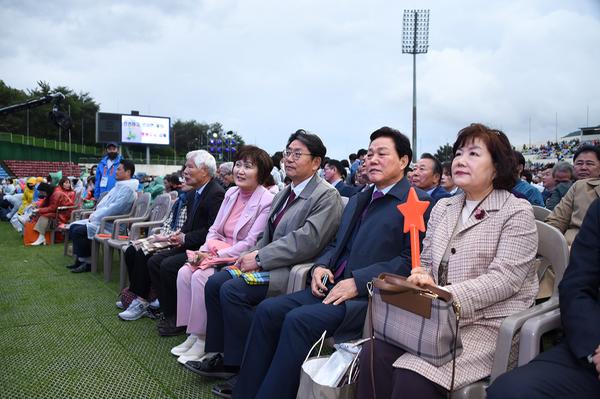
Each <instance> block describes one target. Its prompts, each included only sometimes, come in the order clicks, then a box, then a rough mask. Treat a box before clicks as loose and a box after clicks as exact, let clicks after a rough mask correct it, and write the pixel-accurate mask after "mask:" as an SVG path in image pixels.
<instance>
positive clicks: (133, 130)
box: [121, 115, 170, 145]
mask: <svg viewBox="0 0 600 399" xmlns="http://www.w3.org/2000/svg"><path fill="white" fill-rule="evenodd" d="M169 128H170V119H169V118H160V117H150V116H136V115H121V142H122V143H124V144H126V143H136V144H163V145H169V137H170V134H169Z"/></svg>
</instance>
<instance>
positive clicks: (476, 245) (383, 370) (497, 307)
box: [358, 124, 538, 398]
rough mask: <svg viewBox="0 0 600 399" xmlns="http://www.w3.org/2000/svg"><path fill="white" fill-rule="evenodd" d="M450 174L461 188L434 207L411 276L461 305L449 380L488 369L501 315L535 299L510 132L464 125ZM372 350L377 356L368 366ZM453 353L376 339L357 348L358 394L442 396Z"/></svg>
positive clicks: (533, 239) (530, 224)
mask: <svg viewBox="0 0 600 399" xmlns="http://www.w3.org/2000/svg"><path fill="white" fill-rule="evenodd" d="M453 151H454V159H453V161H452V178H453V179H454V182H455V183H456V185H457V186H459V187H460V188H461V189H462V190H463V191H464V193H462V194H458V195H455V196H454V197H451V198H446V199H442V200H441V201H439V202H438V204H437V206H436V207H434V208H433V210H432V212H431V217H430V218H429V223H428V225H427V232H426V235H425V239H424V240H423V252H422V254H421V261H422V265H423V266H422V267H420V268H416V269H413V270H412V272H411V276H410V277H409V281H411V282H413V283H415V284H417V285H420V286H423V285H427V284H429V285H438V286H440V287H444V288H445V289H447V290H448V291H449V292H450V293H452V296H453V299H454V300H455V301H457V302H458V303H459V304H460V306H461V312H460V325H459V334H460V336H461V340H462V345H463V350H462V353H461V354H460V355H458V356H457V357H456V374H455V380H454V381H455V382H454V388H460V387H462V386H465V385H467V384H470V383H473V382H475V381H479V380H481V379H483V378H485V377H487V376H489V375H490V372H491V368H492V361H493V358H494V352H495V350H496V338H497V336H498V331H499V329H500V324H501V323H502V321H503V320H504V318H505V317H507V316H509V315H511V314H513V313H517V312H519V311H522V310H524V309H527V308H528V307H530V306H531V305H532V304H533V302H534V299H535V296H536V293H537V290H538V280H537V275H536V271H535V268H534V258H535V254H536V250H537V240H538V238H537V230H536V226H535V220H534V218H533V212H532V210H531V206H530V205H529V203H528V202H527V201H525V200H523V199H518V198H516V197H514V196H513V195H512V194H511V191H510V190H511V189H512V187H513V186H514V184H515V180H516V174H515V173H514V171H515V169H516V166H515V158H514V155H513V153H512V148H511V145H510V142H509V141H508V138H507V137H506V135H505V134H504V133H502V132H501V131H499V130H494V129H490V128H488V127H486V126H484V125H481V124H472V125H470V126H468V127H466V128H464V129H462V130H461V131H460V132H459V134H458V138H457V140H456V142H455V143H454V146H453ZM371 351H373V356H374V361H373V364H372V365H373V369H371V360H370V357H371ZM452 365H453V363H452V361H450V362H448V363H446V364H444V365H443V366H440V367H437V366H434V365H432V364H431V363H429V362H427V361H426V360H425V359H423V358H421V357H419V356H416V355H413V354H411V353H409V352H405V351H404V350H402V349H400V348H398V347H395V346H393V345H391V344H388V343H385V342H384V341H381V340H378V339H376V340H375V341H374V342H373V344H370V343H367V344H365V345H363V350H362V352H361V354H360V374H359V377H358V378H359V380H358V398H373V397H374V392H373V390H372V381H371V375H374V378H375V381H374V382H373V385H374V389H375V390H376V395H377V397H378V398H397V397H405V398H446V397H447V395H448V390H449V389H450V386H451V381H452V377H453V367H452Z"/></svg>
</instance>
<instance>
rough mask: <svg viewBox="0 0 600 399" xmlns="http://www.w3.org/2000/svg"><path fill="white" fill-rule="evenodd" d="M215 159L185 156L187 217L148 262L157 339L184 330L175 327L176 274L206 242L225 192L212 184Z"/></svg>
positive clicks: (200, 153) (203, 153)
mask: <svg viewBox="0 0 600 399" xmlns="http://www.w3.org/2000/svg"><path fill="white" fill-rule="evenodd" d="M216 173H217V165H216V160H215V158H214V157H213V156H212V155H211V154H210V153H208V152H207V151H204V150H197V151H191V152H189V153H188V154H187V155H186V163H185V170H184V172H183V177H184V179H185V184H187V185H189V186H192V187H193V188H194V191H193V192H190V193H188V198H187V203H188V204H189V205H188V208H187V209H188V215H187V220H186V222H185V225H184V226H183V228H182V229H181V231H179V232H176V233H175V234H173V235H171V236H170V237H169V243H170V244H172V247H171V249H169V250H166V251H161V252H158V253H156V254H155V255H153V256H152V257H151V258H150V259H148V264H147V267H148V271H149V272H150V286H152V287H154V288H155V289H156V290H157V292H158V300H159V302H160V310H161V312H162V315H163V317H162V318H160V319H159V320H158V324H157V329H158V333H159V334H160V335H161V336H172V335H180V334H183V333H184V332H185V328H184V327H178V326H177V323H176V318H177V273H178V271H179V269H180V268H181V267H182V266H183V265H184V264H185V262H186V261H187V253H186V251H187V250H194V251H197V250H198V249H199V248H200V246H201V245H202V244H204V243H205V241H206V234H207V233H208V229H209V228H210V226H212V224H213V223H214V221H215V218H216V216H217V213H218V212H219V208H220V207H221V203H222V202H223V197H224V195H225V190H223V187H221V186H220V185H219V184H218V183H217V181H216V180H215V175H216Z"/></svg>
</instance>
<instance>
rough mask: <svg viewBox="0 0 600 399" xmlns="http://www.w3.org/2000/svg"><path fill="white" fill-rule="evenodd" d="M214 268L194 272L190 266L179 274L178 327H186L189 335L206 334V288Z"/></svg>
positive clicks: (183, 268)
mask: <svg viewBox="0 0 600 399" xmlns="http://www.w3.org/2000/svg"><path fill="white" fill-rule="evenodd" d="M214 272H215V269H214V268H212V267H211V268H208V269H205V270H201V269H198V270H192V269H191V268H190V267H188V266H184V267H182V268H180V269H179V272H178V273H177V326H186V325H187V333H188V334H197V335H205V334H206V303H205V302H204V286H205V285H206V281H207V280H208V278H209V277H210V276H212V275H213V274H214Z"/></svg>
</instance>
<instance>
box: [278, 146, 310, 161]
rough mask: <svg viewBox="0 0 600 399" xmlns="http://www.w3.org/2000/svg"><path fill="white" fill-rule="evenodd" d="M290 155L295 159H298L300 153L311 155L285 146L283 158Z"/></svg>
mask: <svg viewBox="0 0 600 399" xmlns="http://www.w3.org/2000/svg"><path fill="white" fill-rule="evenodd" d="M290 155H291V156H292V157H293V159H294V160H295V161H297V160H299V159H300V157H301V156H302V155H310V156H312V154H311V153H310V152H300V151H290V150H288V149H287V148H286V149H285V150H283V158H284V159H285V158H289V157H290Z"/></svg>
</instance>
